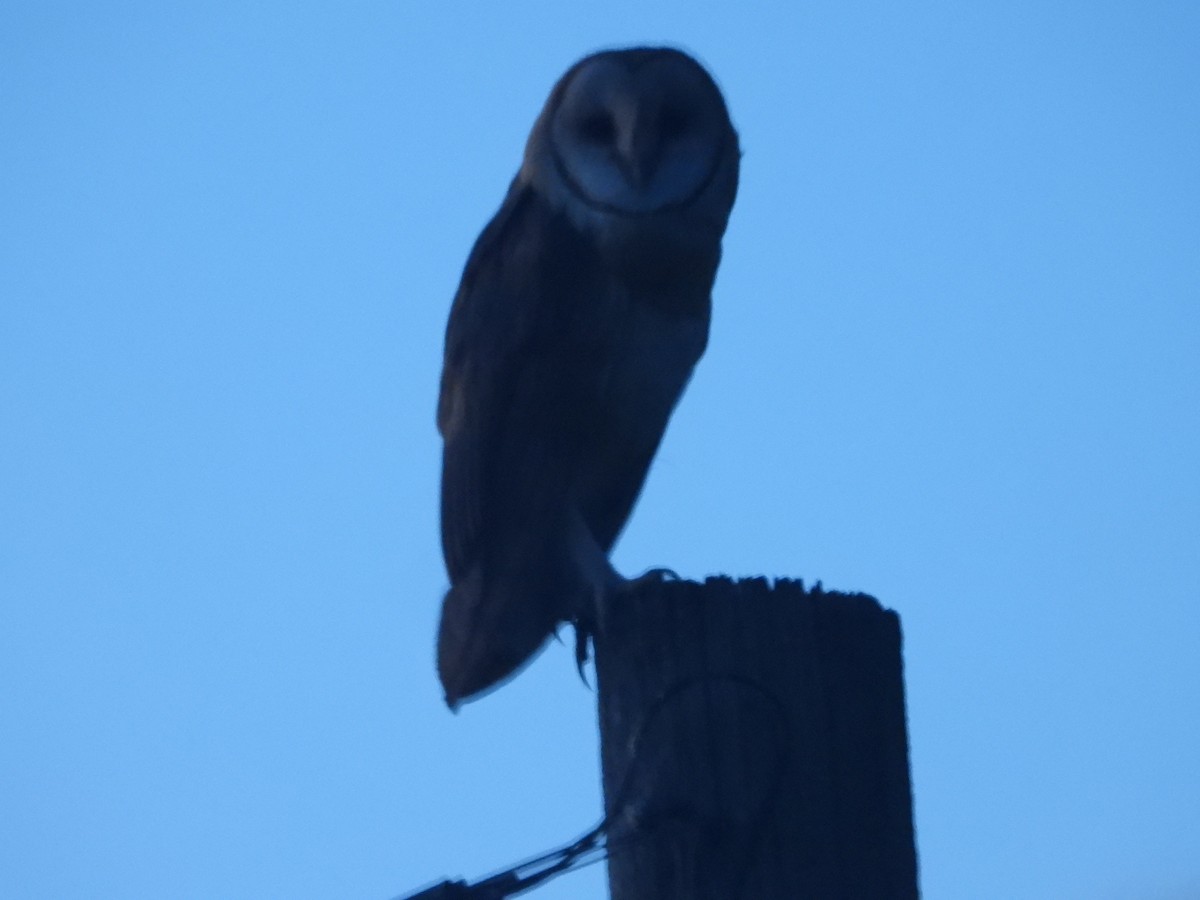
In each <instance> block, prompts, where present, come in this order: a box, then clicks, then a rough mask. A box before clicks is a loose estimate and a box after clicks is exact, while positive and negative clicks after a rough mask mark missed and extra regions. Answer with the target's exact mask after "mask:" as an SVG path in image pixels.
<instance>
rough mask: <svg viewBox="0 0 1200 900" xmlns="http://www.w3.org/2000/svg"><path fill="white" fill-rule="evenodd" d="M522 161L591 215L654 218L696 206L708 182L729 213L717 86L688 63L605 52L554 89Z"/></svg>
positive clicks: (734, 151)
mask: <svg viewBox="0 0 1200 900" xmlns="http://www.w3.org/2000/svg"><path fill="white" fill-rule="evenodd" d="M530 158H532V159H533V160H535V161H536V162H537V164H538V168H539V169H541V170H543V171H539V172H538V173H537V175H538V180H542V181H547V180H550V179H553V181H554V182H556V183H555V184H553V185H552V187H553V188H555V190H552V191H551V193H552V194H568V195H570V199H571V200H572V201H573V202H577V201H582V203H583V204H584V205H586V206H587V207H590V208H591V210H592V212H593V213H600V214H616V215H617V216H622V217H640V216H653V215H654V214H656V213H662V212H667V211H673V210H680V209H684V208H686V207H689V206H691V205H692V204H695V203H697V201H700V202H701V204H703V201H704V195H705V194H706V193H714V190H712V188H713V183H714V181H720V182H722V183H721V184H719V185H717V187H716V189H715V193H717V194H718V195H720V196H719V197H718V198H716V199H717V201H718V203H719V205H720V206H721V207H724V211H725V213H727V212H728V205H729V204H731V203H732V200H733V197H732V190H733V189H734V186H735V185H736V172H737V163H738V147H737V134H736V133H735V132H734V130H733V127H732V125H731V124H730V121H729V114H728V112H727V111H726V108H725V101H724V99H723V98H722V97H721V93H720V91H719V90H718V88H717V86H716V84H715V83H714V82H713V80H712V78H711V77H710V76H709V75H708V73H707V72H705V71H704V69H703V68H702V67H701V66H700V65H699V63H697V62H696V61H695V60H693V59H692V58H691V57H689V56H687V55H685V54H683V53H680V52H679V51H677V50H669V49H635V50H623V51H609V52H606V53H599V54H596V55H595V56H591V57H588V58H587V59H584V60H582V61H581V62H580V63H578V64H577V65H576V66H575V67H574V68H572V69H571V70H570V71H569V72H568V73H567V74H566V75H565V76H564V77H563V79H562V80H561V81H560V82H559V84H558V85H557V86H556V88H555V90H554V92H553V93H552V94H551V96H550V100H549V102H548V103H547V105H546V109H545V110H544V111H543V113H542V117H541V119H539V122H538V126H537V127H536V128H535V130H534V135H533V136H532V137H531V141H530V151H529V156H528V157H527V165H528V164H529V162H530ZM544 169H552V172H546V171H544ZM721 176H724V177H723V178H722V177H721ZM730 182H732V183H730ZM726 195H728V196H726ZM721 224H722V227H723V224H724V223H723V222H722V223H721Z"/></svg>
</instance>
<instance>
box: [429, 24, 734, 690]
mask: <svg viewBox="0 0 1200 900" xmlns="http://www.w3.org/2000/svg"><path fill="white" fill-rule="evenodd" d="M739 157H740V151H739V149H738V138H737V133H736V132H735V131H734V129H733V125H732V123H731V122H730V120H729V114H728V112H727V110H726V107H725V101H724V99H723V97H722V96H721V92H720V90H719V89H718V88H717V86H716V84H715V83H714V82H713V80H712V78H711V77H710V76H709V74H708V73H707V72H706V71H705V70H704V68H703V67H702V66H701V65H700V64H699V63H698V62H696V61H695V60H694V59H692V58H691V57H690V56H688V55H687V54H685V53H682V52H680V51H678V50H673V49H664V48H636V49H628V50H615V51H606V52H602V53H597V54H595V55H592V56H588V57H586V58H585V59H583V60H581V61H579V62H578V63H576V64H575V65H574V66H572V67H571V69H569V70H568V71H567V73H566V74H565V75H563V76H562V78H561V79H560V80H559V81H558V83H557V84H556V85H555V86H554V88H553V90H552V91H551V92H550V97H549V99H548V100H547V101H546V105H545V107H544V108H543V110H542V112H541V114H540V115H539V116H538V119H537V121H536V122H535V124H534V126H533V131H532V133H531V134H530V136H529V140H528V143H527V145H526V148H525V156H524V160H523V162H522V165H521V168H520V170H519V171H518V173H517V176H516V178H515V179H514V180H513V182H512V184H511V186H510V187H509V190H508V195H507V196H506V197H505V199H504V203H503V205H502V206H501V208H500V211H499V212H498V213H497V214H496V216H495V217H494V218H493V219H492V221H491V222H490V223H488V225H487V227H485V228H484V230H483V233H482V234H481V235H480V236H479V238H478V240H477V241H476V243H475V246H474V249H473V250H472V251H471V254H470V257H469V259H468V261H467V264H466V269H465V270H464V273H463V276H462V282H461V284H460V286H459V289H458V293H457V295H456V296H455V298H454V303H453V305H452V307H451V310H450V320H449V324H448V326H447V330H446V343H445V358H444V366H443V370H442V378H441V392H440V396H439V400H438V412H437V422H438V429H439V431H440V432H441V435H442V438H443V441H444V448H443V460H442V495H441V528H442V549H443V552H444V555H445V560H446V569H447V572H448V574H449V576H450V590H449V591H448V592H447V594H446V596H445V599H444V601H443V604H442V617H441V624H440V626H439V631H438V647H437V654H438V674H439V676H440V678H441V682H442V687H443V689H444V691H445V698H446V702H447V704H448V705H449V706H450V708H451V709H454V708H456V707H457V705H458V704H459V703H460V702H462V701H464V700H470V699H473V698H475V697H477V696H478V695H480V694H482V693H484V692H486V691H488V690H489V689H490V688H492V687H495V686H496V685H498V684H500V683H501V682H503V681H505V680H506V679H507V678H508V677H510V676H511V675H512V674H514V673H515V672H516V671H517V670H518V669H520V668H521V666H522V665H523V664H524V663H525V662H527V661H528V660H529V659H531V658H532V657H533V656H534V655H535V654H536V653H537V652H538V650H539V649H540V648H541V647H542V646H543V645H544V644H545V642H546V640H547V638H549V637H550V636H551V635H552V634H554V633H555V632H556V630H557V628H558V627H559V625H560V624H562V623H564V622H573V623H574V624H575V627H576V630H577V648H576V652H577V659H578V662H579V664H580V665H582V662H583V660H584V658H585V654H586V640H587V637H588V635H589V633H591V632H592V631H593V630H594V629H595V628H596V627H597V623H600V624H601V626H602V620H603V610H604V606H605V604H606V603H608V602H611V601H612V600H613V599H614V598H617V597H619V596H620V594H621V593H622V592H623V591H626V590H628V589H629V586H630V585H631V584H633V582H629V581H626V580H625V579H624V578H622V577H621V576H620V575H618V574H617V572H616V571H615V570H614V569H613V567H612V565H611V564H610V563H609V560H608V554H609V551H610V550H611V549H612V546H613V543H614V542H615V541H616V539H617V535H618V534H619V533H620V531H621V529H622V528H623V527H624V525H625V521H626V519H628V517H629V514H630V511H631V510H632V508H633V504H634V501H635V500H636V499H637V496H638V493H639V492H640V491H641V488H642V483H643V481H644V480H645V477H646V472H647V469H648V468H649V466H650V461H651V458H652V457H653V456H654V453H655V451H656V450H657V448H658V444H659V441H660V440H661V439H662V436H663V431H664V429H665V428H666V425H667V419H668V418H669V416H670V414H671V411H672V409H673V408H674V407H675V404H676V402H677V401H678V399H679V397H680V394H681V393H682V392H683V389H684V386H685V385H686V384H687V382H688V379H689V378H690V376H691V373H692V368H693V366H694V365H695V364H696V362H697V360H699V358H700V356H701V354H702V353H703V352H704V348H705V344H706V343H707V341H708V325H709V315H710V308H711V296H712V286H713V281H714V279H715V277H716V272H717V264H718V262H719V260H720V255H721V238H722V235H723V234H724V232H725V225H726V222H727V221H728V219H729V213H730V210H731V208H732V206H733V200H734V196H735V194H736V192H737V180H738V165H739Z"/></svg>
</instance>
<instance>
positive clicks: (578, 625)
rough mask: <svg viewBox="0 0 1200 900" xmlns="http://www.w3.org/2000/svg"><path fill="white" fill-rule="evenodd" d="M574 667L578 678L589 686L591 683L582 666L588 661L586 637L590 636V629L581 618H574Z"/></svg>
mask: <svg viewBox="0 0 1200 900" xmlns="http://www.w3.org/2000/svg"><path fill="white" fill-rule="evenodd" d="M574 624H575V668H576V670H577V671H578V672H579V679H580V681H582V682H583V683H584V684H586V685H587V686H588V687H589V688H590V687H592V685H591V683H590V682H588V680H587V675H586V674H585V673H584V671H583V667H584V666H585V665H586V664H587V661H588V638H590V637H591V636H592V632H591V629H590V628H588V627H587V625H585V624H584V623H583V622H582V621H581V620H579V619H576V620H575V623H574Z"/></svg>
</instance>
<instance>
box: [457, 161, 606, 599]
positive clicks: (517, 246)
mask: <svg viewBox="0 0 1200 900" xmlns="http://www.w3.org/2000/svg"><path fill="white" fill-rule="evenodd" d="M594 264H595V263H594V260H593V259H592V258H591V256H590V255H589V253H588V248H587V246H586V243H585V242H584V241H583V240H582V239H581V238H580V237H579V235H578V233H577V232H576V231H574V230H573V229H571V228H569V227H565V223H564V222H562V221H561V220H559V219H557V218H556V217H555V216H554V215H552V214H551V213H549V211H548V210H547V209H546V208H545V205H544V203H543V202H542V201H541V199H540V198H539V197H538V196H537V195H536V194H535V193H534V192H533V191H532V189H530V188H529V187H528V186H526V185H523V184H521V183H520V182H514V183H513V186H512V187H511V188H510V189H509V193H508V196H507V197H506V199H505V202H504V204H503V205H502V206H501V208H500V211H499V212H498V213H497V214H496V216H495V218H494V219H493V220H492V221H491V222H490V223H489V224H488V226H487V227H486V228H485V229H484V231H483V233H482V234H481V235H480V236H479V240H478V241H477V242H476V244H475V247H474V249H473V250H472V252H471V255H470V257H469V259H468V261H467V265H466V269H465V270H464V273H463V278H462V283H461V285H460V287H459V290H458V294H457V295H456V296H455V299H454V304H453V306H452V307H451V311H450V321H449V324H448V326H447V331H446V349H445V361H444V367H443V370H442V381H441V393H440V396H439V401H438V429H439V431H440V432H441V434H442V437H443V440H444V442H445V443H444V449H443V461H442V509H441V514H442V547H443V552H444V554H445V557H446V568H447V570H448V572H449V575H450V580H451V582H452V583H455V582H457V581H458V580H460V579H461V578H463V577H465V575H466V573H467V571H468V569H469V567H470V566H471V565H472V563H473V562H475V561H476V560H478V559H479V558H480V556H481V554H484V553H486V552H488V548H489V547H495V546H496V543H497V542H498V541H509V542H510V544H509V546H510V547H511V542H512V541H513V540H516V539H517V538H518V537H519V536H520V535H523V534H528V535H541V536H544V535H545V534H547V533H550V534H554V533H555V532H556V530H557V529H556V527H555V526H556V525H557V524H559V523H556V522H552V521H550V519H549V517H550V516H552V515H554V514H556V513H557V512H558V511H559V510H560V509H561V505H562V495H563V493H564V491H565V486H564V485H565V483H566V481H567V480H568V479H569V478H570V477H571V476H572V474H573V472H572V471H570V469H571V465H572V457H573V456H574V453H575V449H576V448H577V447H578V446H579V444H580V442H581V441H582V440H584V436H583V435H582V434H581V429H583V428H585V427H591V428H594V427H595V423H593V422H585V420H584V419H583V414H584V411H585V410H586V409H587V408H588V407H589V406H592V407H594V404H586V403H581V402H579V398H578V397H577V396H572V395H571V393H570V392H571V390H572V387H571V386H573V385H577V384H580V383H586V382H587V379H578V378H573V377H572V374H573V372H574V371H575V370H576V367H578V368H580V369H586V368H587V367H588V366H589V365H590V361H589V359H587V357H588V356H589V355H590V354H589V353H588V352H587V351H586V349H584V350H582V351H581V349H580V342H579V341H578V340H573V339H572V336H578V335H580V334H584V335H587V334H593V332H592V331H590V330H589V329H591V328H592V325H593V324H594V323H591V322H586V321H580V319H579V315H580V313H579V311H580V310H584V311H590V310H592V309H595V308H596V304H595V303H589V302H588V299H589V298H588V297H587V296H581V294H583V293H585V292H588V291H593V292H594V287H589V284H590V283H591V281H594V279H589V277H588V274H587V271H588V270H589V267H590V266H592V265H594ZM587 314H588V313H586V312H585V313H584V315H587ZM589 340H595V341H597V342H599V341H601V340H603V338H602V337H601V336H600V335H598V334H596V335H595V336H594V337H593V338H589ZM586 342H587V341H586V340H585V341H584V343H586Z"/></svg>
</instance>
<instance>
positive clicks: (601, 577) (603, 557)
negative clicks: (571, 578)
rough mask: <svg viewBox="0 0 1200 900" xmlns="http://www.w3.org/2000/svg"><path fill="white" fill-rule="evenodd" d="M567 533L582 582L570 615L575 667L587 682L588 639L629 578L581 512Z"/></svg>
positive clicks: (601, 624) (575, 517) (595, 630)
mask: <svg viewBox="0 0 1200 900" xmlns="http://www.w3.org/2000/svg"><path fill="white" fill-rule="evenodd" d="M570 537H571V548H572V556H573V559H574V563H575V566H576V571H577V572H578V573H579V575H580V580H581V584H582V590H581V591H580V592H579V594H578V596H577V597H576V603H575V608H574V610H573V615H572V616H571V624H572V625H574V626H575V667H576V668H577V669H578V670H579V677H580V678H583V681H584V683H585V684H586V683H587V678H586V677H585V676H584V674H583V666H584V663H586V662H587V661H588V640H589V639H591V638H592V637H593V636H594V635H595V634H596V632H597V631H600V630H602V629H603V622H604V611H605V608H606V607H607V605H608V603H609V601H610V600H611V598H613V597H615V596H617V595H618V594H620V593H622V592H623V591H624V590H625V589H626V585H628V584H629V583H630V582H629V581H628V580H627V579H626V578H624V577H622V576H621V574H620V573H619V572H617V570H616V569H614V568H613V566H612V563H610V562H609V561H608V554H607V553H605V552H604V548H602V547H601V546H600V545H599V544H598V543H597V542H596V538H595V537H594V536H593V534H592V531H591V529H590V528H589V527H588V526H587V525H586V523H585V522H584V520H583V517H582V516H579V515H576V516H573V517H572V520H571V524H570Z"/></svg>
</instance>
